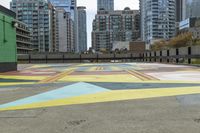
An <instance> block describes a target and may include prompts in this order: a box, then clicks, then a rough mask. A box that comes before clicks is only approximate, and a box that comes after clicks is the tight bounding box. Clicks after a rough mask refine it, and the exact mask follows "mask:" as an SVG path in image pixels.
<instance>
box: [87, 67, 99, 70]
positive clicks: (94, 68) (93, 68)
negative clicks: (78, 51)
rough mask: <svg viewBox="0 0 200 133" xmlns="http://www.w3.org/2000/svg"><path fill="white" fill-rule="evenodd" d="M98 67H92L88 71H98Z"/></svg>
mask: <svg viewBox="0 0 200 133" xmlns="http://www.w3.org/2000/svg"><path fill="white" fill-rule="evenodd" d="M96 69H97V67H90V68H89V69H88V70H87V71H96Z"/></svg>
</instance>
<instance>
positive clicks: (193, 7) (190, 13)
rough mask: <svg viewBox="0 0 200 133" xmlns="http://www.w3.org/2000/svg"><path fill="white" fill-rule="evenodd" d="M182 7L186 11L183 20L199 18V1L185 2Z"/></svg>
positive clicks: (187, 0)
mask: <svg viewBox="0 0 200 133" xmlns="http://www.w3.org/2000/svg"><path fill="white" fill-rule="evenodd" d="M184 7H185V9H186V12H185V15H184V19H187V18H195V17H200V13H199V11H200V1H199V0H185V4H184Z"/></svg>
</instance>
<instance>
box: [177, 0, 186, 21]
mask: <svg viewBox="0 0 200 133" xmlns="http://www.w3.org/2000/svg"><path fill="white" fill-rule="evenodd" d="M184 1H185V0H176V22H181V21H182V20H183V12H184V10H185V9H184Z"/></svg>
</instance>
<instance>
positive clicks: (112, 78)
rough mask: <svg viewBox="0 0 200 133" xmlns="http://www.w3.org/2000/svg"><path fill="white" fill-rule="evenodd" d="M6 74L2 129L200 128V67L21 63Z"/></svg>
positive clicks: (177, 131) (177, 132)
mask: <svg viewBox="0 0 200 133" xmlns="http://www.w3.org/2000/svg"><path fill="white" fill-rule="evenodd" d="M19 69H20V70H19V71H17V72H8V73H1V74H0V129H1V132H2V133H39V132H41V133H65V132H66V133H94V132H95V133H121V132H124V133H151V132H153V133H160V132H162V133H188V132H192V133H199V131H200V113H199V109H200V68H199V67H190V66H181V65H178V66H176V65H166V64H143V63H121V64H120V63H119V64H110V63H102V64H44V65H43V64H40V65H20V66H19Z"/></svg>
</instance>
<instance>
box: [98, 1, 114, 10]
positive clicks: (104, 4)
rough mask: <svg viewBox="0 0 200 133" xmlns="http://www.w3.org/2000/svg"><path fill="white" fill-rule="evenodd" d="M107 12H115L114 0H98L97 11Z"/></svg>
mask: <svg viewBox="0 0 200 133" xmlns="http://www.w3.org/2000/svg"><path fill="white" fill-rule="evenodd" d="M102 9H104V10H106V11H113V10H114V0H97V10H98V11H99V10H102Z"/></svg>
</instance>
